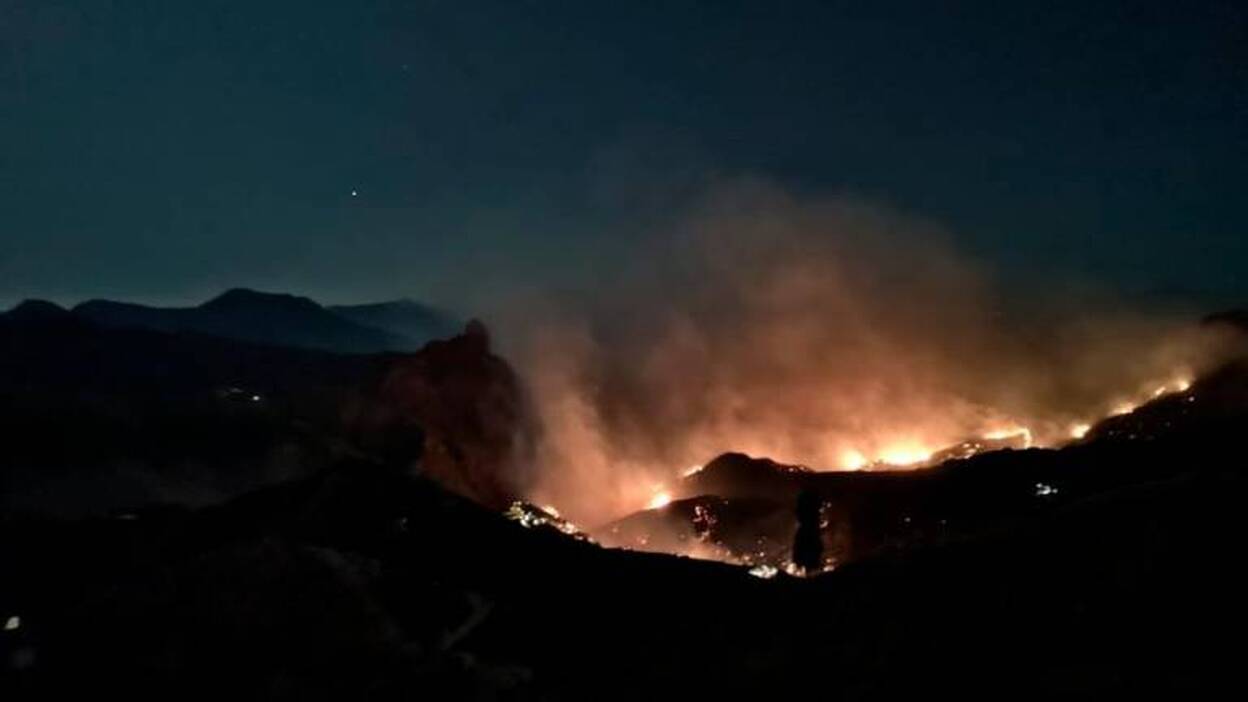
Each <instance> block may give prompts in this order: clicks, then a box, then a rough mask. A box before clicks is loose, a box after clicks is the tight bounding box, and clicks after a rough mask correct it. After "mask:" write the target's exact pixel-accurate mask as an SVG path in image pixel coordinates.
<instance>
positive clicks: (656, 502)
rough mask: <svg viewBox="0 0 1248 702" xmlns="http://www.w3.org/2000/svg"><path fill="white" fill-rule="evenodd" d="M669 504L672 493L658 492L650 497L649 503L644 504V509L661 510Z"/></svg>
mask: <svg viewBox="0 0 1248 702" xmlns="http://www.w3.org/2000/svg"><path fill="white" fill-rule="evenodd" d="M671 502H672V493H670V492H666V491H660V492H657V493H655V494H654V497H651V498H650V501H649V502H647V503H646V509H662V508H664V507H666V506H668V505H669V504H671Z"/></svg>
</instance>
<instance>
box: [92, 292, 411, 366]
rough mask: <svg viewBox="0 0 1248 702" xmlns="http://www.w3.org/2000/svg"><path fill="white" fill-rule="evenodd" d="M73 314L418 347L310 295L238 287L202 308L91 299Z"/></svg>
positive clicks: (347, 347) (178, 329) (344, 348)
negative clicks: (321, 302)
mask: <svg viewBox="0 0 1248 702" xmlns="http://www.w3.org/2000/svg"><path fill="white" fill-rule="evenodd" d="M73 312H74V314H76V315H79V316H81V317H84V318H86V319H89V320H91V321H93V322H95V323H97V324H100V325H102V326H106V327H113V328H129V329H150V330H153V331H163V332H171V333H186V332H190V333H197V334H209V335H212V336H219V337H223V338H227V339H237V340H240V341H251V342H256V343H262V344H271V345H277V346H292V347H299V348H308V349H320V350H325V351H336V352H341V353H376V352H382V351H401V350H414V349H416V348H418V347H419V346H420V343H419V342H417V341H416V340H413V339H410V338H407V337H405V336H402V335H400V334H396V333H394V332H391V331H386V330H382V329H378V328H375V327H370V326H365V325H363V324H359V323H358V322H355V321H352V320H350V319H347V318H344V317H342V316H340V315H338V314H335V313H334V312H331V311H329V310H328V309H326V308H324V307H322V306H321V305H319V304H317V303H315V302H313V301H312V300H309V299H308V298H306V297H297V296H294V295H283V294H274V293H264V292H256V291H254V290H245V289H235V290H230V291H227V292H225V293H223V294H222V295H220V296H218V297H216V298H213V299H212V300H209V301H207V302H205V303H203V304H202V305H199V306H197V307H149V306H147V305H137V304H132V303H126V302H113V301H109V300H91V301H88V302H84V303H82V304H80V305H78V306H76V307H74V309H73Z"/></svg>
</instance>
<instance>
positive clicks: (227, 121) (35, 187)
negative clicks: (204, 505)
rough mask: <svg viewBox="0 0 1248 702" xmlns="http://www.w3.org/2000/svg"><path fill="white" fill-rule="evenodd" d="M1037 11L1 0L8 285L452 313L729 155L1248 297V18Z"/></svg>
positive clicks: (1120, 9)
mask: <svg viewBox="0 0 1248 702" xmlns="http://www.w3.org/2000/svg"><path fill="white" fill-rule="evenodd" d="M1023 4H1024V3H1013V2H991V3H983V4H978V3H975V4H970V3H965V4H963V3H936V2H928V1H919V2H908V3H896V2H846V3H798V2H788V3H776V2H766V3H764V2H755V3H738V2H729V1H727V0H721V1H717V2H705V3H694V2H672V3H651V2H640V1H633V2H611V3H593V2H566V3H545V2H541V3H539V2H525V1H522V0H499V1H498V2H469V1H467V0H455V1H448V2H414V1H407V2H375V1H372V0H354V1H352V2H345V1H344V2H337V3H328V2H319V3H318V2H311V1H309V0H301V1H298V2H294V1H285V0H282V1H273V2H216V1H214V0H195V1H193V2H178V1H176V0H152V1H146V0H124V1H121V0H119V1H117V2H106V1H99V2H87V1H83V2H65V1H63V0H3V2H0V305H4V306H7V305H9V304H12V303H13V302H16V301H18V300H20V299H22V298H27V297H50V298H53V299H56V300H58V301H60V302H65V303H73V302H76V301H79V300H82V299H84V298H90V297H112V298H121V299H134V300H141V301H149V302H160V303H181V302H189V301H196V300H199V299H202V298H204V297H207V296H209V295H211V294H213V293H215V292H218V291H220V290H222V289H224V288H226V287H231V286H236V285H247V286H253V287H259V288H262V289H269V290H283V291H290V292H297V293H303V294H308V295H311V296H313V297H316V298H318V299H321V300H324V301H328V302H340V301H341V302H349V301H360V300H366V299H382V298H392V297H397V296H403V295H406V296H412V297H417V298H422V299H428V300H432V301H435V302H438V303H441V304H444V305H448V306H452V307H453V306H455V305H456V304H459V303H461V302H462V301H463V300H465V299H468V295H467V293H466V291H469V290H472V291H475V292H479V291H480V290H482V289H486V288H488V287H489V286H490V284H491V281H492V280H493V277H495V276H507V277H511V278H513V279H515V280H529V281H534V282H535V283H540V282H542V281H549V280H555V279H558V278H559V277H560V276H564V275H567V273H568V271H569V270H571V269H575V270H577V271H581V272H584V271H592V270H594V267H595V266H600V265H607V264H608V263H609V262H610V260H611V259H612V257H613V256H614V255H616V254H618V253H619V252H621V251H624V250H627V249H628V247H629V246H631V245H632V244H633V243H634V237H635V236H637V233H636V231H634V227H640V226H642V223H644V222H645V221H649V220H648V218H649V217H650V216H651V215H653V214H654V213H656V212H662V211H663V210H665V209H668V208H670V209H679V207H680V205H681V201H682V197H684V196H685V194H686V193H687V192H689V191H690V190H692V189H696V184H697V183H699V182H700V181H701V180H702V179H704V178H706V177H707V175H708V174H717V175H720V176H723V175H727V176H738V175H741V176H750V177H757V178H764V179H768V180H770V181H773V182H775V183H777V184H779V185H780V186H781V187H784V188H786V189H789V190H791V191H793V192H795V193H799V194H805V193H810V194H818V193H852V194H853V195H854V196H855V197H861V198H864V199H866V200H870V201H876V202H881V203H885V204H887V205H888V206H890V207H895V208H897V209H899V210H901V211H903V212H906V213H909V214H912V215H917V216H920V217H924V218H929V219H931V220H934V221H936V222H939V223H941V224H943V225H944V226H946V227H948V228H949V230H951V231H952V232H953V233H954V236H955V237H956V240H957V242H958V244H959V245H960V246H961V247H962V248H964V249H965V250H966V251H968V252H969V253H970V254H971V255H973V256H975V257H978V258H982V259H984V260H986V261H988V262H990V263H991V264H993V265H994V266H997V267H999V268H1000V269H1001V270H1004V271H1006V272H1011V271H1015V272H1019V273H1026V274H1029V275H1035V274H1037V272H1053V273H1054V274H1055V275H1074V276H1084V277H1087V278H1089V279H1093V280H1097V281H1103V282H1105V283H1107V284H1110V285H1113V286H1116V287H1120V288H1122V289H1124V290H1127V291H1132V292H1148V293H1157V292H1161V293H1167V294H1168V293H1175V294H1186V295H1200V296H1206V297H1214V298H1219V299H1232V298H1237V297H1238V298H1241V299H1248V245H1246V244H1245V241H1246V240H1248V193H1246V192H1245V186H1246V185H1248V121H1246V120H1248V9H1245V7H1244V6H1243V5H1242V4H1241V3H1237V2H1200V1H1194V2H1157V3H1146V2H1134V3H1125V2H1124V3H1108V2H1087V0H1084V1H1082V2H1069V3H1067V2H1060V3H1058V2H1044V3H1028V5H1030V7H1022V6H1021V5H1023ZM955 5H957V6H958V7H956V9H951V8H952V7H953V6H955ZM1089 6H1095V7H1089ZM812 196H813V195H812Z"/></svg>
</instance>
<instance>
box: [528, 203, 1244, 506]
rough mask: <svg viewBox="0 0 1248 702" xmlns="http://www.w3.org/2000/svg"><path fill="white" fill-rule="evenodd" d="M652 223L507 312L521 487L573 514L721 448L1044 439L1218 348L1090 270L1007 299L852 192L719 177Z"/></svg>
mask: <svg viewBox="0 0 1248 702" xmlns="http://www.w3.org/2000/svg"><path fill="white" fill-rule="evenodd" d="M652 234H653V235H652V236H649V237H646V238H645V239H644V241H646V243H645V244H638V245H637V246H636V247H635V249H634V250H633V251H632V252H630V254H629V255H628V256H626V257H624V258H623V259H621V260H619V261H617V262H616V263H617V264H618V270H616V271H613V272H612V273H611V274H610V275H606V276H604V277H602V278H600V279H598V280H597V281H595V283H594V285H592V286H589V287H585V288H582V289H581V290H578V291H577V292H575V293H564V294H559V293H549V294H546V295H544V296H542V297H541V298H540V300H534V299H533V298H528V299H527V300H526V304H524V305H518V307H523V308H524V310H525V312H524V313H523V314H519V315H512V316H511V317H510V318H508V319H504V322H505V324H504V328H505V329H508V330H510V332H509V333H510V335H511V336H512V339H511V341H512V344H511V349H510V353H509V355H510V356H511V357H512V359H513V360H514V361H515V362H516V363H517V365H518V366H519V367H520V370H521V373H522V375H523V376H524V377H525V378H526V380H527V382H528V384H529V386H530V389H531V391H532V393H533V395H534V399H535V404H536V407H537V412H538V415H539V420H540V423H541V426H542V432H543V438H542V441H541V445H540V449H539V452H538V471H539V473H538V474H539V476H540V477H539V481H538V484H537V485H536V487H535V488H534V490H533V494H534V498H535V499H536V500H538V501H543V502H547V503H553V504H555V505H557V506H558V508H559V509H560V510H562V511H563V512H564V513H565V514H569V515H570V516H572V517H573V518H574V519H575V520H577V521H580V522H582V523H587V524H595V523H602V522H604V521H606V520H607V519H608V518H610V517H613V516H618V515H619V514H620V513H622V512H626V511H630V510H633V509H637V508H639V507H641V506H643V505H644V504H645V503H646V502H647V500H648V499H649V498H650V497H652V496H653V494H654V493H655V492H656V491H659V490H661V489H662V488H663V486H664V485H665V484H670V483H671V482H672V481H674V480H675V479H677V478H678V476H679V475H680V473H681V472H682V471H684V470H687V469H688V468H689V467H690V466H694V465H698V464H701V463H703V462H705V461H708V460H710V459H711V458H712V457H714V456H716V455H718V454H719V453H722V452H725V451H741V452H745V453H749V454H752V455H759V456H767V457H771V458H773V459H775V460H778V461H781V462H786V463H796V464H803V465H807V466H809V467H812V468H815V469H823V470H835V469H845V468H851V467H857V466H858V465H859V464H860V463H861V462H863V461H864V460H865V461H873V460H891V461H892V462H904V461H906V460H910V457H913V456H918V455H922V454H925V453H930V452H932V451H935V450H938V449H941V448H944V447H947V446H949V445H952V444H954V443H956V442H958V441H961V440H963V439H967V438H970V437H976V436H983V435H985V434H989V433H993V432H998V433H1000V432H1009V431H1016V430H1021V429H1023V428H1025V429H1026V430H1028V431H1029V432H1030V435H1031V438H1032V439H1033V440H1034V441H1035V442H1036V443H1038V444H1042V445H1053V444H1057V443H1060V442H1062V441H1065V440H1068V439H1069V433H1070V431H1071V427H1074V426H1078V425H1079V424H1081V423H1089V422H1094V421H1096V420H1097V419H1099V418H1102V417H1104V416H1106V415H1107V414H1109V413H1111V412H1112V411H1113V409H1114V407H1115V406H1118V405H1120V404H1122V403H1135V402H1138V401H1141V398H1143V397H1146V395H1147V393H1150V392H1152V391H1153V388H1157V387H1159V384H1160V385H1170V384H1176V383H1181V382H1182V381H1183V380H1185V379H1189V378H1191V377H1193V376H1195V375H1197V374H1199V373H1200V372H1202V371H1203V370H1206V369H1207V368H1209V367H1210V366H1211V365H1212V364H1214V363H1216V362H1217V361H1218V360H1219V358H1220V357H1221V355H1222V354H1223V353H1224V352H1225V348H1226V345H1225V343H1224V341H1223V340H1221V339H1219V338H1217V337H1216V336H1215V335H1214V334H1213V333H1212V332H1210V331H1209V330H1207V329H1201V328H1199V327H1198V326H1196V325H1195V324H1194V323H1193V322H1192V318H1191V317H1188V316H1187V315H1177V314H1158V313H1153V312H1148V311H1142V310H1138V309H1132V308H1131V307H1130V306H1129V305H1127V304H1125V303H1124V302H1123V301H1122V300H1116V299H1114V298H1113V297H1112V296H1109V295H1104V294H1089V293H1088V291H1087V290H1086V289H1081V290H1080V292H1079V293H1078V294H1075V293H1074V292H1073V286H1069V285H1065V284H1058V283H1055V284H1054V287H1051V288H1048V289H1039V290H1037V289H1033V290H1031V291H1029V292H1028V294H1026V295H1022V296H1020V295H1019V291H1018V290H1016V289H1014V288H1012V287H1011V286H1010V284H1009V281H1003V280H1001V279H999V278H998V277H997V275H996V274H994V272H993V271H991V270H990V269H988V268H986V267H985V266H983V265H981V264H979V263H977V262H976V261H973V260H972V259H970V258H969V257H967V256H966V255H963V254H961V253H959V252H958V251H957V249H956V247H955V246H954V245H953V243H952V237H951V236H950V235H949V233H948V232H946V231H944V230H942V229H941V228H940V227H939V226H936V225H934V224H932V223H930V222H926V221H923V220H921V219H917V218H914V217H909V216H906V215H904V214H901V213H897V212H894V211H891V210H889V209H888V208H886V207H882V206H878V205H873V204H870V203H865V202H863V201H861V200H858V199H855V198H850V197H839V196H830V197H797V196H794V195H791V194H789V193H787V192H784V191H783V190H781V189H778V188H776V187H774V186H771V185H769V184H767V183H764V182H759V181H737V182H732V183H721V184H718V185H716V186H715V187H712V188H709V189H708V190H707V192H706V193H705V194H704V195H703V196H702V197H700V198H698V200H697V202H696V204H694V205H693V206H691V207H689V208H688V210H687V211H686V212H685V214H684V215H682V216H681V217H678V218H676V219H675V220H674V221H673V222H671V223H670V224H667V225H663V226H662V227H661V230H660V231H657V232H652ZM1007 300H1008V301H1007ZM535 310H540V312H535Z"/></svg>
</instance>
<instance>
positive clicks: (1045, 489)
mask: <svg viewBox="0 0 1248 702" xmlns="http://www.w3.org/2000/svg"><path fill="white" fill-rule="evenodd" d="M1056 494H1057V488H1056V487H1054V486H1052V485H1049V484H1048V483H1036V497H1052V496H1053V495H1056Z"/></svg>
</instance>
